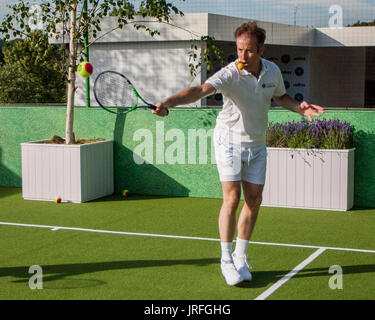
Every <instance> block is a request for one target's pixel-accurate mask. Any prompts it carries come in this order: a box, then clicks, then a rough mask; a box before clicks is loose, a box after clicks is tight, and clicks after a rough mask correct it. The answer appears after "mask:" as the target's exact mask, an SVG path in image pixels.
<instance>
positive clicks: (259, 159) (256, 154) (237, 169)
mask: <svg viewBox="0 0 375 320" xmlns="http://www.w3.org/2000/svg"><path fill="white" fill-rule="evenodd" d="M214 147H215V158H216V165H217V170H218V172H219V177H220V181H222V182H228V181H247V182H250V183H254V184H264V183H265V181H266V167H267V148H266V145H265V144H262V145H258V146H254V147H250V146H248V145H246V143H243V144H241V143H239V144H238V143H234V142H233V141H229V138H228V136H227V135H222V134H220V132H218V131H216V130H215V131H214Z"/></svg>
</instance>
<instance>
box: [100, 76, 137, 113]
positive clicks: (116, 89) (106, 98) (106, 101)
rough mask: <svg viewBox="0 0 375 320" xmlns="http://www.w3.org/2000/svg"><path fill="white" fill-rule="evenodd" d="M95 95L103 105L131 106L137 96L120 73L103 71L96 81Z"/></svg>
mask: <svg viewBox="0 0 375 320" xmlns="http://www.w3.org/2000/svg"><path fill="white" fill-rule="evenodd" d="M95 93H96V97H97V99H98V100H99V102H100V103H101V104H102V105H103V106H105V107H123V108H130V107H133V106H134V105H135V104H136V102H137V98H136V96H135V94H134V91H133V87H132V86H131V85H130V84H129V83H128V82H127V81H126V80H125V79H124V78H123V77H121V76H120V75H117V74H115V73H104V74H102V75H101V76H100V79H98V81H96V88H95Z"/></svg>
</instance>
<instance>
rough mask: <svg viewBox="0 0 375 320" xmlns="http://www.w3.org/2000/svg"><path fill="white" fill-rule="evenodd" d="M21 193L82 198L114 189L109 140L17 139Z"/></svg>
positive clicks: (35, 196)
mask: <svg viewBox="0 0 375 320" xmlns="http://www.w3.org/2000/svg"><path fill="white" fill-rule="evenodd" d="M21 153H22V196H23V198H24V199H27V200H47V201H53V200H55V197H57V196H59V197H61V198H62V201H63V202H85V201H90V200H93V199H97V198H100V197H104V196H106V195H110V194H112V193H113V191H114V177H113V141H99V142H94V143H88V144H82V145H64V144H44V143H41V141H36V142H27V143H21Z"/></svg>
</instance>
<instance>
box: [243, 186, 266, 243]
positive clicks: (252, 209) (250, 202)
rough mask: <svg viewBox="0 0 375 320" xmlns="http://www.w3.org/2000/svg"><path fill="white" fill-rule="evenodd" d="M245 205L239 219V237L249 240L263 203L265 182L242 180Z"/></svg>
mask: <svg viewBox="0 0 375 320" xmlns="http://www.w3.org/2000/svg"><path fill="white" fill-rule="evenodd" d="M242 187H243V193H244V200H245V203H244V206H243V207H242V210H241V213H240V216H239V219H238V237H239V238H240V239H244V240H247V241H249V239H250V237H251V235H252V233H253V230H254V227H255V223H256V220H257V217H258V212H259V208H260V205H261V203H262V192H263V187H264V185H263V184H253V183H250V182H247V181H242Z"/></svg>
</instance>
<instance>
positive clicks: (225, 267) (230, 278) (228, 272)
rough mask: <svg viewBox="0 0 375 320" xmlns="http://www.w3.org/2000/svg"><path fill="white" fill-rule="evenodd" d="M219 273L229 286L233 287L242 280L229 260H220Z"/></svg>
mask: <svg viewBox="0 0 375 320" xmlns="http://www.w3.org/2000/svg"><path fill="white" fill-rule="evenodd" d="M221 273H222V274H223V276H224V278H225V281H226V282H227V284H228V285H229V286H235V285H236V284H239V283H240V282H242V281H243V280H244V279H243V278H242V277H241V275H240V273H239V272H238V271H237V269H236V267H235V266H234V263H233V261H231V260H229V261H226V260H221Z"/></svg>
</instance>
